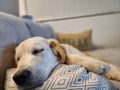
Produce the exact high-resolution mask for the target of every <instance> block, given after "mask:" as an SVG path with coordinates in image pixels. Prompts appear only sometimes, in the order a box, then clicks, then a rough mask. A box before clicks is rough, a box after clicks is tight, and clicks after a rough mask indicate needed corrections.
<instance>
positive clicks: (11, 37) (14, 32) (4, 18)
mask: <svg viewBox="0 0 120 90" xmlns="http://www.w3.org/2000/svg"><path fill="white" fill-rule="evenodd" d="M0 32H1V33H0V36H1V38H0V39H1V40H2V41H3V39H4V42H7V43H11V42H12V43H13V42H15V43H17V44H19V43H20V42H22V41H23V40H25V39H27V38H30V37H31V36H30V33H29V31H28V29H27V27H26V25H25V23H24V21H23V20H22V19H20V18H18V17H15V16H13V15H9V14H5V13H2V12H0ZM15 39H16V40H15ZM5 40H7V41H5Z"/></svg>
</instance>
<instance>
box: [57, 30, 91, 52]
mask: <svg viewBox="0 0 120 90" xmlns="http://www.w3.org/2000/svg"><path fill="white" fill-rule="evenodd" d="M91 34H92V30H86V31H83V32H79V33H74V34H72V33H71V34H63V33H57V39H58V41H59V42H60V43H67V44H70V45H72V46H74V47H76V48H78V49H79V50H91V49H92V40H91Z"/></svg>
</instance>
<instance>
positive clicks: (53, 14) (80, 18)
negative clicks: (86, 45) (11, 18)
mask: <svg viewBox="0 0 120 90" xmlns="http://www.w3.org/2000/svg"><path fill="white" fill-rule="evenodd" d="M19 2H20V10H21V11H20V15H24V14H29V15H33V17H34V20H35V21H42V22H45V23H49V24H50V25H51V26H52V27H53V28H54V30H55V32H62V33H75V32H80V31H83V30H86V29H93V44H94V45H96V46H100V47H120V0H34V1H33V0H19Z"/></svg>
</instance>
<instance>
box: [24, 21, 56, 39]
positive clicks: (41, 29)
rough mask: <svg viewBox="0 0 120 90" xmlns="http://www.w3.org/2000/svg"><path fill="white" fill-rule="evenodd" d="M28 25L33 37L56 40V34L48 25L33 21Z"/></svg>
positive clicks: (27, 23)
mask: <svg viewBox="0 0 120 90" xmlns="http://www.w3.org/2000/svg"><path fill="white" fill-rule="evenodd" d="M26 25H27V27H28V29H29V32H30V34H31V36H32V37H34V36H41V37H44V38H47V39H48V38H52V39H56V36H55V33H54V31H53V29H52V27H51V26H49V25H47V24H39V23H34V22H32V21H26Z"/></svg>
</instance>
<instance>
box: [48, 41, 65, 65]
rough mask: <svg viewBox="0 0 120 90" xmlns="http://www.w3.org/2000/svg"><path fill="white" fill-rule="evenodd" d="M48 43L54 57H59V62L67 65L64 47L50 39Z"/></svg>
mask: <svg viewBox="0 0 120 90" xmlns="http://www.w3.org/2000/svg"><path fill="white" fill-rule="evenodd" d="M48 43H49V45H50V48H51V50H52V52H53V53H54V55H55V56H56V57H57V60H58V62H59V63H60V64H63V63H65V59H66V52H65V49H64V47H63V46H62V45H61V44H60V43H59V42H58V41H56V40H53V39H48Z"/></svg>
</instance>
